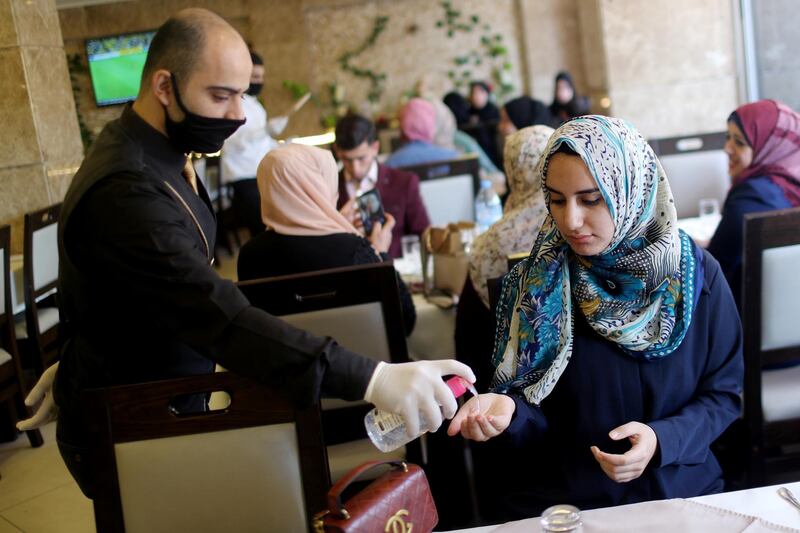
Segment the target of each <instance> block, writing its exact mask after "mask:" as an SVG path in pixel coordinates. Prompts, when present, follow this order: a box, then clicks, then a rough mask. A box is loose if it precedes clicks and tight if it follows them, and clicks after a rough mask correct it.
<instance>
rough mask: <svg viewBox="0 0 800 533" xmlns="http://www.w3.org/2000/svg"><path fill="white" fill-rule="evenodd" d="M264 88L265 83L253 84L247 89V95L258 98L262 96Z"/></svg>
mask: <svg viewBox="0 0 800 533" xmlns="http://www.w3.org/2000/svg"><path fill="white" fill-rule="evenodd" d="M263 87H264V84H263V83H251V84H250V87H248V88H247V94H249V95H250V96H258V95H259V94H261V89H262V88H263Z"/></svg>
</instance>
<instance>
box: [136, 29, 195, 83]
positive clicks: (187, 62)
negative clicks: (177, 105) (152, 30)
mask: <svg viewBox="0 0 800 533" xmlns="http://www.w3.org/2000/svg"><path fill="white" fill-rule="evenodd" d="M206 31H207V25H206V24H203V22H202V21H201V20H200V19H199V17H181V18H175V17H173V18H170V19H169V20H167V21H166V22H165V23H164V24H162V25H161V27H160V28H158V31H157V32H156V34H155V36H153V40H152V42H151V43H150V49H149V50H148V52H147V60H146V61H145V63H144V70H143V71H142V84H143V85H144V84H146V83H148V82H149V80H150V77H151V76H152V75H153V73H154V72H155V71H157V70H159V69H164V70H168V71H170V72H171V73H172V74H174V75H175V78H177V79H178V80H179V81H180V83H181V85H183V84H185V83H186V82H187V80H188V79H189V76H190V75H191V73H192V72H193V71H194V69H195V68H196V67H197V64H198V63H199V61H200V58H201V55H202V51H203V50H204V49H205V46H206Z"/></svg>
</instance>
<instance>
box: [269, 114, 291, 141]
mask: <svg viewBox="0 0 800 533" xmlns="http://www.w3.org/2000/svg"><path fill="white" fill-rule="evenodd" d="M287 124H289V117H287V116H280V117H272V118H271V119H269V120H267V128H268V129H269V133H270V136H271V137H277V136H278V135H280V134H281V133H283V130H285V129H286V125H287Z"/></svg>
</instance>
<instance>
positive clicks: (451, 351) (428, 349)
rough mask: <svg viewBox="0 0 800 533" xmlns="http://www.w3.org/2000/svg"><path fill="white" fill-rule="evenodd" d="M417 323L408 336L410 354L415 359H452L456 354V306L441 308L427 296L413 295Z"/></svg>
mask: <svg viewBox="0 0 800 533" xmlns="http://www.w3.org/2000/svg"><path fill="white" fill-rule="evenodd" d="M413 300H414V307H415V308H416V309H417V325H416V326H414V331H412V332H411V336H410V337H409V338H408V356H409V357H410V358H411V359H412V360H414V361H419V360H421V359H429V360H430V359H452V358H454V357H455V355H456V344H455V338H454V335H455V331H456V308H455V307H451V308H450V309H441V308H440V307H437V306H436V305H434V304H432V303H430V302H428V301H427V300H426V299H425V296H423V295H421V294H415V295H414V296H413Z"/></svg>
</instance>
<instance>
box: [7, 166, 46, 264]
mask: <svg viewBox="0 0 800 533" xmlns="http://www.w3.org/2000/svg"><path fill="white" fill-rule="evenodd" d="M48 205H50V198H49V195H48V192H47V182H46V178H45V167H44V165H42V164H41V163H36V164H33V165H24V166H17V167H11V168H0V224H11V250H12V253H22V231H23V217H24V215H25V213H28V212H30V211H35V210H36V209H41V208H43V207H46V206H48Z"/></svg>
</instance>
